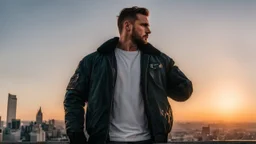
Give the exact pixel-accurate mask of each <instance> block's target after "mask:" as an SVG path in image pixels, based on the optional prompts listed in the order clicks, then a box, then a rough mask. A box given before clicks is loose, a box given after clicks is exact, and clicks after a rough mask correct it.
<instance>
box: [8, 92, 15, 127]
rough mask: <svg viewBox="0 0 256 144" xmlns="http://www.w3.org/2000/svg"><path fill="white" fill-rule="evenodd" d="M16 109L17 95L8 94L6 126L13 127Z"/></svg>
mask: <svg viewBox="0 0 256 144" xmlns="http://www.w3.org/2000/svg"><path fill="white" fill-rule="evenodd" d="M16 109H17V97H16V95H12V94H10V93H9V94H8V104H7V119H6V126H7V127H9V128H11V123H12V119H16Z"/></svg>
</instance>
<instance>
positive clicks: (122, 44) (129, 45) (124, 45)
mask: <svg viewBox="0 0 256 144" xmlns="http://www.w3.org/2000/svg"><path fill="white" fill-rule="evenodd" d="M117 48H120V49H122V50H125V51H137V50H138V47H137V44H135V43H134V42H132V40H130V39H125V38H121V37H120V39H119V42H118V44H117Z"/></svg>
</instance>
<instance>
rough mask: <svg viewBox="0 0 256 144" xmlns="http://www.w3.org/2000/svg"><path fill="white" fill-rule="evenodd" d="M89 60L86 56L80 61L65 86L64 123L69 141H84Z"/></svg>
mask: <svg viewBox="0 0 256 144" xmlns="http://www.w3.org/2000/svg"><path fill="white" fill-rule="evenodd" d="M89 65H90V62H89V60H87V59H86V58H84V59H83V60H81V61H80V63H79V65H78V67H77V69H76V70H75V73H74V74H73V76H72V77H71V79H70V81H69V83H68V86H67V88H66V94H65V98H64V111H65V125H66V131H67V135H68V137H69V140H70V143H71V144H73V143H80V142H81V141H82V142H83V141H84V142H85V141H86V137H85V134H84V114H85V112H84V106H85V102H87V101H88V93H89V79H90V68H89V67H90V66H89Z"/></svg>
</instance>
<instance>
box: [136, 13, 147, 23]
mask: <svg viewBox="0 0 256 144" xmlns="http://www.w3.org/2000/svg"><path fill="white" fill-rule="evenodd" d="M137 20H138V21H140V22H142V23H148V22H149V21H148V16H145V15H142V14H137Z"/></svg>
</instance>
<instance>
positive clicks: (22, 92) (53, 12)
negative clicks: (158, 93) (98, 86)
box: [0, 0, 256, 122]
mask: <svg viewBox="0 0 256 144" xmlns="http://www.w3.org/2000/svg"><path fill="white" fill-rule="evenodd" d="M111 2H112V3H111ZM111 2H92V1H79V2H69V1H65V0H64V1H62V2H59V1H32V0H24V1H22V2H20V1H15V2H14V1H8V0H2V1H0V18H1V20H2V21H1V22H0V80H1V81H0V96H1V100H0V116H1V118H2V120H3V121H5V120H6V119H7V103H8V93H11V94H14V95H16V96H17V99H18V101H17V114H16V118H18V119H21V120H36V118H35V115H36V113H37V111H38V108H39V107H40V106H41V107H42V109H43V111H44V119H45V120H48V119H52V118H54V119H58V120H63V119H64V108H63V99H64V95H65V92H66V91H65V88H66V86H67V84H68V81H69V79H70V77H71V76H72V74H73V73H74V71H75V68H76V67H77V65H78V62H79V61H80V60H81V59H82V58H83V57H84V56H85V55H87V54H89V53H91V52H93V51H95V50H96V48H97V47H98V46H99V45H100V44H101V43H103V42H104V41H105V40H107V39H109V38H111V37H114V36H118V29H117V25H116V16H117V15H118V14H119V12H120V10H121V9H122V8H124V7H131V6H134V5H137V6H143V7H146V8H148V9H149V11H150V17H149V21H150V25H151V30H152V34H151V35H150V36H149V41H150V43H152V44H153V45H154V46H156V47H157V48H159V49H160V50H161V51H163V52H164V53H166V54H167V55H169V56H170V57H172V58H173V59H174V60H175V62H176V64H177V65H178V66H179V67H180V68H181V70H182V71H184V73H186V75H187V76H188V77H189V78H190V79H191V80H192V82H193V85H194V93H193V95H192V96H191V98H190V99H189V100H188V101H186V102H182V103H180V102H175V101H173V100H171V99H169V102H170V103H171V106H172V109H173V114H174V121H231V122H233V121H246V122H247V121H248V122H249V121H250V122H253V121H256V106H255V104H254V103H255V101H256V89H255V88H254V87H255V85H256V79H255V78H256V77H255V73H256V62H255V61H254V54H255V53H256V50H255V47H256V42H255V38H256V27H255V25H256V19H255V17H256V1H251V0H246V1H243V2H241V1H238V0H233V1H225V2H223V1H220V0H216V1H202V0H192V1H186V0H185V1H182V2H181V1H178V0H176V1H175V0H174V1H162V2H155V1H140V2H137V1H129V2H125V1H123V2H121V1H118V2H117V1H111Z"/></svg>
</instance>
